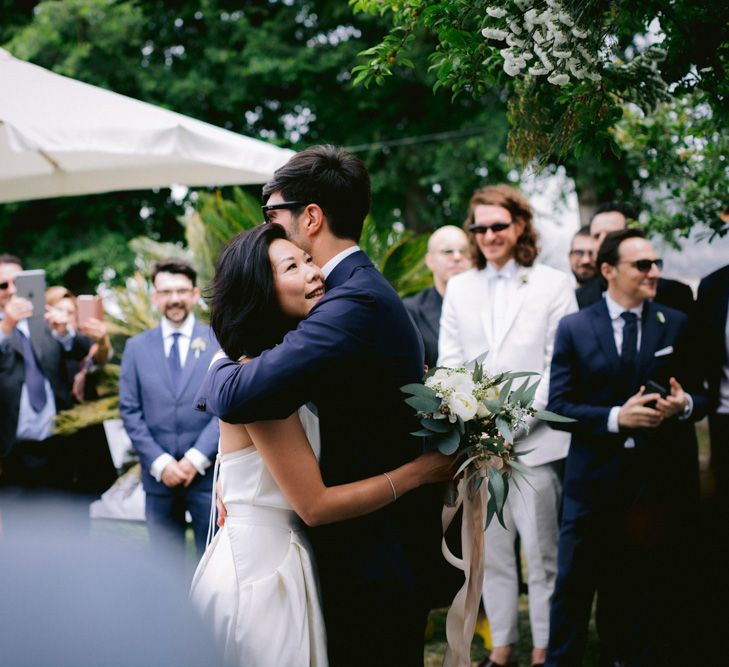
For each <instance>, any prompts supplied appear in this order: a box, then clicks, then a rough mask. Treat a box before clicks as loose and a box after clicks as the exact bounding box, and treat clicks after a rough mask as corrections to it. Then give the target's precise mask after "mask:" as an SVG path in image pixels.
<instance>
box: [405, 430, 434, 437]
mask: <svg viewBox="0 0 729 667" xmlns="http://www.w3.org/2000/svg"><path fill="white" fill-rule="evenodd" d="M410 435H414V436H416V437H418V438H429V437H430V436H432V435H433V431H429V430H428V429H427V428H421V429H420V430H419V431H413V432H412V433H411V434H410Z"/></svg>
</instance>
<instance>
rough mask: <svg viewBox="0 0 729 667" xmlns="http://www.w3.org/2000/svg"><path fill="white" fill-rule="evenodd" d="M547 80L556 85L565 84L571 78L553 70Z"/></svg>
mask: <svg viewBox="0 0 729 667" xmlns="http://www.w3.org/2000/svg"><path fill="white" fill-rule="evenodd" d="M547 81H549V83H552V84H554V85H555V86H564V85H565V84H566V83H569V81H570V78H569V76H567V75H566V74H560V73H558V72H552V73H551V74H550V75H549V76H548V77H547Z"/></svg>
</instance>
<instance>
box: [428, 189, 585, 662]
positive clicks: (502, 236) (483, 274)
mask: <svg viewBox="0 0 729 667" xmlns="http://www.w3.org/2000/svg"><path fill="white" fill-rule="evenodd" d="M465 229H466V231H467V232H468V233H469V236H470V239H471V245H472V248H473V251H474V260H475V262H474V263H475V265H476V268H473V269H470V270H469V271H466V272H465V273H462V274H460V275H457V276H454V277H453V278H451V280H450V281H449V282H448V285H447V287H446V293H445V299H444V302H443V313H442V316H441V322H440V340H439V355H438V365H440V366H459V365H463V364H464V363H466V362H468V361H470V360H472V359H474V358H476V357H478V356H479V355H481V354H483V353H484V352H488V356H487V357H486V359H485V362H484V364H485V370H486V371H487V372H489V373H491V374H494V373H499V372H501V371H507V370H514V371H535V372H537V373H540V374H541V375H542V380H541V383H540V385H539V389H538V391H537V394H536V397H535V401H534V406H535V407H536V408H537V409H541V408H544V407H545V406H546V404H547V398H548V394H549V367H550V363H551V359H552V347H553V344H554V336H555V332H556V331H557V325H558V323H559V321H560V319H561V318H562V317H563V316H564V315H566V314H568V313H571V312H574V311H576V310H577V302H576V300H575V296H574V290H573V289H572V286H571V284H570V280H569V278H568V277H567V275H566V274H564V273H562V272H560V271H557V270H555V269H551V268H549V267H546V266H542V265H535V264H534V262H535V260H536V257H537V253H538V250H537V235H536V232H535V231H534V228H533V226H532V212H531V208H530V206H529V203H528V201H527V200H526V199H525V198H524V197H523V196H522V195H521V194H520V193H519V192H518V191H517V190H515V189H514V188H512V187H511V186H509V185H496V186H489V187H485V188H481V189H480V190H477V191H476V192H475V193H474V195H473V197H471V202H470V209H469V215H468V218H467V220H466V223H465ZM514 448H515V451H516V452H525V453H524V455H523V456H522V457H520V460H521V462H522V463H524V464H525V465H527V466H529V468H530V474H529V476H528V478H526V479H525V478H522V479H521V480H520V479H519V476H518V475H515V476H514V477H513V479H514V481H515V484H514V488H513V489H512V492H511V493H510V494H509V497H508V499H507V502H506V508H505V511H504V520H505V522H506V525H507V527H508V530H505V529H504V528H503V527H502V526H501V525H500V524H499V522H498V521H492V522H491V525H490V526H489V528H488V530H487V531H486V535H485V545H484V552H485V554H486V555H485V564H486V571H485V572H486V573H485V578H484V589H483V598H484V607H485V609H486V614H487V616H488V618H489V622H490V625H491V632H492V637H493V642H494V649H493V651H492V652H491V655H490V656H489V658H488V659H487V660H485V661H484V662H483V663H482V665H483V666H484V667H498V666H502V665H505V666H509V667H511V666H512V665H516V653H515V644H516V641H517V603H518V597H519V590H518V574H517V572H518V570H517V563H516V557H515V553H514V540H515V539H516V535H517V533H518V534H519V536H520V537H521V541H522V546H523V549H524V553H525V556H526V560H527V567H528V571H529V576H528V583H529V615H530V621H531V629H532V646H533V649H532V665H541V664H542V663H543V662H544V660H545V658H546V648H547V642H548V639H549V601H550V597H551V594H552V591H553V589H554V581H555V577H556V573H557V540H558V511H559V503H560V495H561V482H560V475H559V465H560V463H561V461H562V460H563V459H564V458H565V456H566V455H567V451H568V448H569V438H566V437H564V434H563V433H560V432H558V431H555V430H552V429H550V428H549V426H547V424H545V423H542V422H536V423H534V424H532V425H531V428H530V429H529V434H528V435H525V434H524V435H522V436H521V437H520V436H519V435H518V434H517V438H516V442H515V445H514ZM520 482H521V483H520ZM517 485H518V488H517Z"/></svg>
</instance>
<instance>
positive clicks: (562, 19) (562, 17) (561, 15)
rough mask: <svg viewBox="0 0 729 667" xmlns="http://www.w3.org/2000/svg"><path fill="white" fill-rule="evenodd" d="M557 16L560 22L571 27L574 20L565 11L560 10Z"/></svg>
mask: <svg viewBox="0 0 729 667" xmlns="http://www.w3.org/2000/svg"><path fill="white" fill-rule="evenodd" d="M557 18H558V19H559V22H560V23H562V24H563V25H566V26H567V27H568V28H571V27H572V26H574V24H575V22H574V21H573V20H572V17H571V16H570V15H569V14H568V13H567V12H560V13H559V14H558V15H557Z"/></svg>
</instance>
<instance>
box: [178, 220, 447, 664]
mask: <svg viewBox="0 0 729 667" xmlns="http://www.w3.org/2000/svg"><path fill="white" fill-rule="evenodd" d="M323 294H324V280H323V277H322V275H321V271H320V270H319V267H317V266H316V265H314V264H313V262H312V260H311V257H309V256H308V255H307V254H306V253H305V252H304V251H303V250H301V249H300V248H298V247H297V246H296V245H294V244H293V243H291V242H289V241H287V240H286V233H285V232H284V230H283V228H282V227H281V226H279V225H276V224H268V223H267V224H263V225H261V226H259V227H256V228H255V229H253V230H251V231H249V232H244V233H241V234H239V235H238V236H236V237H235V238H233V240H232V241H231V242H230V243H229V244H228V245H227V246H226V247H225V249H224V250H223V251H222V253H221V255H220V257H219V259H218V263H217V267H216V274H215V279H214V281H213V284H212V299H211V302H210V305H211V311H212V315H211V326H212V329H213V331H214V332H215V335H216V336H217V339H218V341H219V342H220V345H221V347H222V349H223V350H224V352H225V353H226V354H227V356H228V357H230V358H232V359H238V358H242V357H245V356H249V357H250V356H255V355H257V354H260V352H261V351H263V350H265V349H267V348H271V347H273V346H274V345H276V344H277V343H278V342H279V341H280V340H281V339H282V338H283V336H284V335H285V333H286V332H287V331H289V330H290V329H292V328H294V327H295V326H296V323H297V322H298V321H299V320H301V319H303V318H305V317H306V316H307V315H308V313H309V311H310V310H311V309H312V308H313V307H314V305H315V304H316V302H317V301H318V300H319V299H320V298H321V297H322V296H323ZM242 362H243V363H245V360H244V359H243V360H242ZM213 363H215V362H213ZM341 445H342V446H343V447H346V446H347V443H346V442H343V443H341ZM318 453H319V429H318V420H317V418H316V416H315V414H314V412H312V409H310V408H309V407H308V406H303V407H301V408H300V409H299V410H298V412H296V413H294V414H292V415H291V416H289V417H288V418H287V419H283V420H276V421H260V422H256V423H253V424H245V425H242V424H226V423H223V422H221V424H220V451H219V455H218V462H217V463H216V466H219V488H220V494H221V500H222V502H223V503H224V505H225V508H226V512H227V514H226V518H225V523H224V525H223V527H222V528H221V529H220V530H219V531H218V533H217V535H216V536H215V538H214V539H213V541H212V542H211V543H210V544H209V546H208V548H207V550H206V552H205V554H204V556H203V558H202V560H201V561H200V564H199V565H198V568H197V571H196V573H195V577H194V579H193V583H192V590H191V598H192V601H193V603H194V604H195V606H196V607H197V608H198V610H199V611H200V612H201V613H202V614H203V615H204V616H205V617H206V618H207V619H208V620H209V621H210V622H211V623H212V626H213V629H214V632H215V636H216V638H217V640H218V643H219V645H220V646H222V648H223V652H224V659H225V664H226V665H236V666H240V667H243V666H245V667H257V666H260V667H268V666H270V665H281V666H284V667H309V666H315V667H321V666H324V665H327V655H326V630H325V628H324V623H323V620H322V614H321V609H320V605H319V598H318V592H317V577H316V565H315V563H314V562H313V557H312V553H311V550H310V547H309V544H308V542H307V539H306V537H305V534H304V532H303V531H302V527H303V526H302V523H301V522H302V521H303V522H304V523H305V524H307V525H309V526H314V525H319V524H324V523H331V522H335V521H341V520H345V519H350V518H353V517H357V516H361V515H363V514H367V513H369V512H373V511H375V510H377V509H379V508H381V507H384V506H385V505H387V504H388V503H391V502H393V501H395V500H396V499H397V498H399V497H400V496H402V495H404V494H405V493H407V492H408V491H411V490H412V489H415V488H416V487H418V486H421V485H423V484H428V483H433V482H438V481H444V480H447V479H449V478H450V477H451V476H452V472H453V471H452V467H451V464H452V459H451V458H450V457H445V456H443V455H441V454H439V453H437V452H428V453H426V454H423V455H421V456H419V457H418V458H416V459H415V460H413V461H411V462H409V463H406V464H405V465H403V466H401V467H399V468H396V469H394V470H388V471H383V473H382V474H381V475H378V476H376V477H370V478H368V479H364V480H361V481H358V482H353V483H350V484H342V485H339V486H333V487H326V486H325V485H324V483H323V482H322V478H321V473H320V471H319V466H318V462H317V456H318ZM211 530H212V520H211ZM352 604H356V601H355V600H353V601H352ZM342 612H343V613H345V612H346V610H342ZM355 650H356V649H355Z"/></svg>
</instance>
